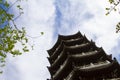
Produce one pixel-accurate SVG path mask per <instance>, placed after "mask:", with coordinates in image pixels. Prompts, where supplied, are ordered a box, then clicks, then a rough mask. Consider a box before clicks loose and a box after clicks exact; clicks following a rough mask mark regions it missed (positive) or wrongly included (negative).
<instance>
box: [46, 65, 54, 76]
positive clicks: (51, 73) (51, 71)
mask: <svg viewBox="0 0 120 80" xmlns="http://www.w3.org/2000/svg"><path fill="white" fill-rule="evenodd" d="M47 68H48V71H49V72H50V75H51V76H52V75H53V70H51V69H50V67H49V66H47Z"/></svg>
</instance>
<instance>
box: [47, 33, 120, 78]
mask: <svg viewBox="0 0 120 80" xmlns="http://www.w3.org/2000/svg"><path fill="white" fill-rule="evenodd" d="M48 54H49V57H48V61H49V63H50V66H49V67H47V68H48V70H49V72H50V74H51V79H47V80H120V65H119V63H118V61H117V60H116V58H113V59H112V55H107V54H106V53H105V51H104V50H103V48H102V47H97V46H96V45H95V42H93V41H92V40H91V41H89V40H88V39H87V38H86V36H85V35H82V34H81V33H80V32H78V33H76V34H73V35H68V36H63V35H59V36H58V40H57V42H56V43H55V45H54V46H53V48H51V49H50V50H48Z"/></svg>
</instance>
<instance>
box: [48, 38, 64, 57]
mask: <svg viewBox="0 0 120 80" xmlns="http://www.w3.org/2000/svg"><path fill="white" fill-rule="evenodd" d="M61 41H62V40H61V39H60V38H59V37H58V40H57V42H56V43H55V45H54V46H53V47H52V48H51V49H49V50H47V52H48V54H49V56H51V55H52V54H53V53H54V51H55V50H56V48H57V47H58V46H59V44H60V42H61Z"/></svg>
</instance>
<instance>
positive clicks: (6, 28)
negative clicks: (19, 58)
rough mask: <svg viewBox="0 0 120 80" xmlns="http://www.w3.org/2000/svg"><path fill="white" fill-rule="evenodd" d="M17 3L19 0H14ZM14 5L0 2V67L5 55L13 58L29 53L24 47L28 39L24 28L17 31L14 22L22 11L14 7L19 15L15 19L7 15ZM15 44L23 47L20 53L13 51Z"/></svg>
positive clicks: (17, 50)
mask: <svg viewBox="0 0 120 80" xmlns="http://www.w3.org/2000/svg"><path fill="white" fill-rule="evenodd" d="M18 1H21V0H16V2H18ZM16 2H15V3H16ZM15 3H14V4H15ZM14 4H12V5H10V4H9V3H8V2H7V1H5V0H0V67H3V66H5V59H6V57H7V54H12V55H13V56H15V55H21V54H22V52H28V51H29V49H28V48H27V46H26V43H28V39H27V37H26V31H25V28H22V29H18V28H17V25H16V24H15V22H14V21H15V19H17V18H19V16H21V15H22V14H23V11H22V10H23V9H22V8H21V6H20V5H17V6H16V7H17V8H18V10H19V15H18V16H17V17H14V14H11V13H9V10H10V8H11V7H12V6H13V5H14ZM11 24H13V25H11ZM17 43H20V44H21V45H22V46H23V48H22V51H21V50H19V49H15V45H16V44H17ZM2 72H3V71H2V70H1V71H0V73H2Z"/></svg>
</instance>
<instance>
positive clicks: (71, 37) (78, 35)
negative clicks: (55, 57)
mask: <svg viewBox="0 0 120 80" xmlns="http://www.w3.org/2000/svg"><path fill="white" fill-rule="evenodd" d="M80 37H82V34H81V33H80V32H77V33H76V34H73V35H67V36H63V35H58V40H57V42H56V43H55V45H54V46H53V47H52V48H51V49H49V50H47V52H48V54H49V55H50V56H51V55H52V53H53V52H54V51H55V50H56V48H57V47H58V46H59V44H60V42H61V41H62V40H69V39H75V38H80Z"/></svg>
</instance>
